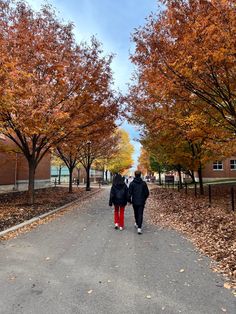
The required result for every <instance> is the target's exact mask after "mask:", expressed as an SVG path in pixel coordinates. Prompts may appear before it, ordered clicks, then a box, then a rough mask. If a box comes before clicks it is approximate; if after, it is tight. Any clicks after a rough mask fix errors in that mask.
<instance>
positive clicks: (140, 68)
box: [128, 0, 236, 187]
mask: <svg viewBox="0 0 236 314" xmlns="http://www.w3.org/2000/svg"><path fill="white" fill-rule="evenodd" d="M161 2H163V5H164V9H163V10H162V11H161V13H158V14H153V15H151V16H150V17H149V19H148V21H147V23H146V25H145V26H144V27H142V28H139V29H138V30H136V31H135V33H134V34H133V41H134V43H135V45H136V49H135V52H134V53H133V55H132V56H131V60H132V62H133V63H134V64H135V65H136V66H137V71H136V74H135V76H134V84H133V85H132V86H130V93H129V97H128V104H129V105H128V109H129V111H130V112H131V113H132V117H131V120H132V121H133V122H135V123H137V124H140V125H142V126H144V128H143V132H142V144H143V146H144V147H145V148H146V150H147V151H148V152H149V155H151V156H154V158H155V159H156V160H157V161H158V163H159V164H162V165H173V166H175V168H176V169H185V170H186V171H188V172H189V173H190V174H191V175H192V177H193V179H194V171H198V176H199V179H200V183H201V187H202V168H203V167H204V165H205V164H206V163H207V162H208V161H209V160H214V159H218V158H224V157H227V156H232V155H233V154H234V153H235V140H236V138H235V133H236V53H235V47H236V37H235V32H236V4H235V1H233V0H211V1H208V0H194V1H190V0H188V1H186V0H165V1H161Z"/></svg>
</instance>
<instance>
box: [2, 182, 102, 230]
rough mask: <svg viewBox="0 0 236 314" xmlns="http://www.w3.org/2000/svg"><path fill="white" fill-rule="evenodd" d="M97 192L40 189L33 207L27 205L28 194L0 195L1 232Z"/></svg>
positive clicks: (77, 189) (82, 189)
mask: <svg viewBox="0 0 236 314" xmlns="http://www.w3.org/2000/svg"><path fill="white" fill-rule="evenodd" d="M95 190H96V189H92V190H91V191H86V190H85V188H77V187H76V188H73V193H69V192H68V188H65V187H52V188H45V189H38V190H36V191H35V204H34V205H33V206H32V205H29V204H28V203H27V192H11V193H4V194H0V231H3V230H5V229H8V228H10V227H12V226H15V225H18V224H20V223H22V222H24V221H26V220H29V219H31V218H34V217H37V216H39V215H41V214H44V213H47V212H50V211H51V210H53V209H55V208H58V207H60V206H63V205H65V204H68V203H70V202H72V201H74V200H77V199H78V200H79V199H80V198H83V197H84V196H85V195H88V194H92V193H93V192H94V191H95Z"/></svg>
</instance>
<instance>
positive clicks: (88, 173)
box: [86, 165, 90, 191]
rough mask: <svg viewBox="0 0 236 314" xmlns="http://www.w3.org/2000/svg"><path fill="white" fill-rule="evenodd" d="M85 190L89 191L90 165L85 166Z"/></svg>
mask: <svg viewBox="0 0 236 314" xmlns="http://www.w3.org/2000/svg"><path fill="white" fill-rule="evenodd" d="M86 176H87V179H86V191H90V165H87V167H86Z"/></svg>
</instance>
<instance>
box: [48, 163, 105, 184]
mask: <svg viewBox="0 0 236 314" xmlns="http://www.w3.org/2000/svg"><path fill="white" fill-rule="evenodd" d="M59 176H60V182H61V183H68V182H69V170H68V168H67V167H66V166H61V168H60V166H52V167H51V180H52V182H55V179H56V180H57V183H58V181H59ZM102 177H103V172H102V171H101V170H96V169H90V180H91V183H93V182H98V180H99V179H101V178H102ZM72 178H73V181H74V182H75V183H76V182H77V179H79V182H80V184H84V183H85V182H86V171H85V169H84V167H81V168H75V169H74V171H73V175H72Z"/></svg>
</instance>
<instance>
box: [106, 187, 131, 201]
mask: <svg viewBox="0 0 236 314" xmlns="http://www.w3.org/2000/svg"><path fill="white" fill-rule="evenodd" d="M127 201H128V188H127V185H126V184H125V183H124V184H119V185H112V187H111V191H110V200H109V205H110V206H112V204H114V205H120V206H125V205H126V204H127Z"/></svg>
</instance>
